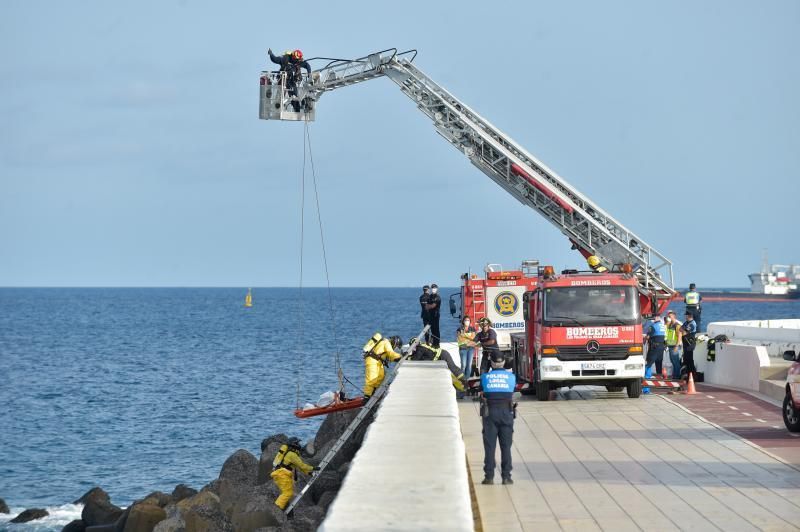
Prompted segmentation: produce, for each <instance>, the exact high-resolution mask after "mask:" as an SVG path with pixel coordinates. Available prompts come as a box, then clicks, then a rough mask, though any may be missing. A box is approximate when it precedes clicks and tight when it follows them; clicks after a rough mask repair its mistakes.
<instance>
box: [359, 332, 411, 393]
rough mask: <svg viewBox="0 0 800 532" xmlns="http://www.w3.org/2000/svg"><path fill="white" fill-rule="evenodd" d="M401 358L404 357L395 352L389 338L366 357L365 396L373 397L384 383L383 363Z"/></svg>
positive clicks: (383, 340) (382, 341)
mask: <svg viewBox="0 0 800 532" xmlns="http://www.w3.org/2000/svg"><path fill="white" fill-rule="evenodd" d="M401 357H402V355H399V354H397V353H395V352H394V350H393V349H392V344H391V342H389V340H388V339H387V338H384V339H382V340H381V341H380V342H378V343H377V345H375V347H373V348H372V350H370V351H369V355H368V356H365V357H364V395H366V396H370V395H372V393H373V392H374V391H375V389H376V388H377V387H378V386H380V385H381V383H382V382H383V378H384V377H385V376H386V373H385V372H384V370H383V361H384V360H388V361H389V362H394V361H395V360H399V359H400V358H401Z"/></svg>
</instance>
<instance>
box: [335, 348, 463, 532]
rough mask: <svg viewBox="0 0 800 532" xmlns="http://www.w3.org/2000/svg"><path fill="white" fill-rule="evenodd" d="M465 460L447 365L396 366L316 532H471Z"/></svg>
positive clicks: (414, 364)
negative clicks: (401, 531) (387, 389)
mask: <svg viewBox="0 0 800 532" xmlns="http://www.w3.org/2000/svg"><path fill="white" fill-rule="evenodd" d="M465 456H466V455H465V449H464V441H463V440H462V438H461V428H460V424H459V414H458V405H457V403H456V400H455V397H454V394H453V386H452V384H451V380H450V372H449V371H448V370H447V366H446V365H445V364H444V363H443V362H405V363H403V366H402V367H401V368H400V370H399V371H398V374H397V376H396V377H395V380H394V382H393V383H392V385H391V388H390V389H389V392H388V394H387V395H386V398H385V399H384V400H383V403H382V404H381V406H380V408H379V410H378V413H377V416H376V418H375V421H373V422H372V424H371V425H370V428H369V431H368V432H367V435H366V437H365V439H364V443H363V445H362V447H361V449H360V450H359V451H358V454H357V455H356V457H355V459H354V460H353V462H352V464H351V466H350V470H349V472H348V474H347V478H346V479H345V482H344V484H343V485H342V489H341V490H340V491H339V494H338V496H337V497H336V500H335V501H334V502H333V505H332V506H331V509H330V510H329V512H328V517H327V518H326V519H325V521H324V522H323V524H322V526H321V527H320V530H323V531H326V532H334V531H342V530H348V531H351V530H364V531H367V530H368V531H374V530H415V531H418V530H464V531H468V530H470V531H471V530H473V521H472V507H471V500H470V495H469V480H468V476H467V466H466V460H465Z"/></svg>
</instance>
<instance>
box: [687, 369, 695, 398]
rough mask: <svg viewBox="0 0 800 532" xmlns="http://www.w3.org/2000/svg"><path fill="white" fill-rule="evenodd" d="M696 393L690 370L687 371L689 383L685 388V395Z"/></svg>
mask: <svg viewBox="0 0 800 532" xmlns="http://www.w3.org/2000/svg"><path fill="white" fill-rule="evenodd" d="M696 393H697V390H695V388H694V377H693V376H692V372H691V371H690V372H689V384H688V386H687V389H686V395H694V394H696Z"/></svg>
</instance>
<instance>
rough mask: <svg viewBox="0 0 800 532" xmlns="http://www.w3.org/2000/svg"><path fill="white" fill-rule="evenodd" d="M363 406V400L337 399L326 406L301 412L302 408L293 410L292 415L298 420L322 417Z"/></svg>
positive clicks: (357, 398) (361, 398) (359, 398)
mask: <svg viewBox="0 0 800 532" xmlns="http://www.w3.org/2000/svg"><path fill="white" fill-rule="evenodd" d="M362 406H364V398H363V397H356V398H355V399H346V400H344V401H342V400H340V399H337V400H336V401H334V402H333V403H331V404H329V405H328V406H320V407H317V408H309V409H306V410H303V409H302V408H300V409H298V410H295V411H294V415H295V416H296V417H299V418H307V417H314V416H324V415H327V414H332V413H334V412H341V411H343V410H353V409H354V408H361V407H362Z"/></svg>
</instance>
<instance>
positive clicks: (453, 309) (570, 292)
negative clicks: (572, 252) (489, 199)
mask: <svg viewBox="0 0 800 532" xmlns="http://www.w3.org/2000/svg"><path fill="white" fill-rule="evenodd" d="M631 269H632V268H631V267H630V266H628V265H619V267H617V268H616V269H615V270H616V271H611V272H605V273H595V272H589V271H584V272H581V271H578V270H563V271H562V272H561V273H560V274H556V273H555V271H554V269H553V268H552V267H551V266H544V267H542V266H539V262H538V261H534V260H527V261H524V262H523V263H522V267H521V268H520V269H519V270H503V269H502V267H501V266H500V265H497V264H489V265H488V266H486V268H485V274H486V276H485V277H479V276H478V275H470V274H464V275H462V277H461V278H462V280H463V285H462V287H461V291H460V292H459V293H456V294H453V295H451V296H450V313H451V314H452V315H454V316H457V317H458V318H459V319H460V318H461V317H463V316H469V317H470V319H471V320H472V322H473V323H477V321H478V320H479V319H481V318H483V317H487V318H489V319H490V320H491V322H492V327H493V328H494V329H495V331H496V332H497V344H498V347H499V348H500V350H501V351H504V352H505V353H506V358H507V360H509V367H510V368H513V370H514V372H515V373H516V375H517V380H518V382H519V383H520V385H521V390H522V392H523V393H535V394H536V397H537V398H538V399H539V400H540V401H547V400H548V399H549V397H550V392H551V391H552V390H556V389H558V388H561V387H564V386H569V387H572V386H575V385H600V386H605V387H606V389H607V390H609V391H614V392H619V391H623V390H626V391H627V393H628V396H629V397H638V396H639V395H640V394H641V392H642V383H641V380H642V373H643V371H644V362H645V361H644V356H643V349H642V319H641V307H640V301H639V291H638V284H639V283H638V280H637V279H636V277H635V276H634V275H632V273H631ZM625 270H627V272H626V271H625ZM459 303H461V305H459ZM459 307H460V308H459ZM479 358H480V354H477V353H476V361H475V362H476V363H475V364H473V368H477V367H478V364H477V362H478V359H479Z"/></svg>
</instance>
